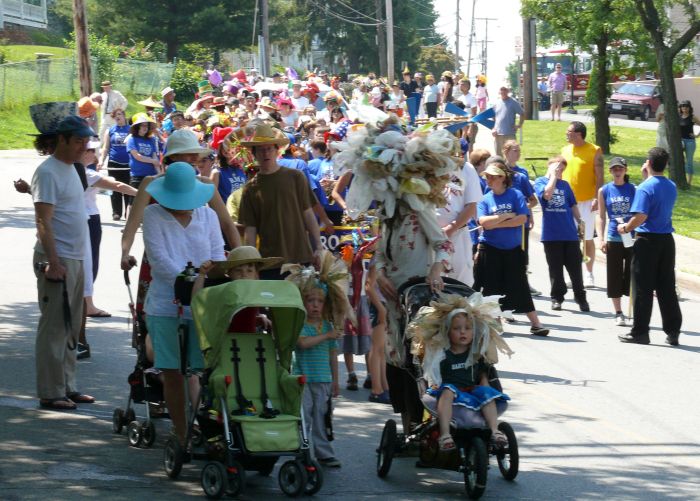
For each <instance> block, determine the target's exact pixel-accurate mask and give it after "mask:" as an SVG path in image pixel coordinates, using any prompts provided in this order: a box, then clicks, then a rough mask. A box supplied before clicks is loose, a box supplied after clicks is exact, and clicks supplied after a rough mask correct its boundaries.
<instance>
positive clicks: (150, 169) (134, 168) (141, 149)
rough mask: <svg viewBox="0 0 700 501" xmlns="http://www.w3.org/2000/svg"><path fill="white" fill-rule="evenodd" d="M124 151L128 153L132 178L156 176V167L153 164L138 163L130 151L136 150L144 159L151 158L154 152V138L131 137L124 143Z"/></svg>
mask: <svg viewBox="0 0 700 501" xmlns="http://www.w3.org/2000/svg"><path fill="white" fill-rule="evenodd" d="M126 149H127V151H128V152H129V167H130V168H131V175H132V176H134V177H142V176H155V175H156V173H157V172H156V167H155V166H154V165H153V164H149V163H146V162H140V161H139V160H136V159H135V158H134V156H133V155H132V154H131V151H132V150H136V151H137V152H138V153H140V154H141V155H143V156H144V157H150V156H152V155H153V153H155V151H156V140H155V138H152V137H136V136H131V137H129V139H127V141H126Z"/></svg>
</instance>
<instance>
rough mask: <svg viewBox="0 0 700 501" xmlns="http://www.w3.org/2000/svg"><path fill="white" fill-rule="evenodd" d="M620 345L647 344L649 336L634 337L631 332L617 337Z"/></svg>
mask: <svg viewBox="0 0 700 501" xmlns="http://www.w3.org/2000/svg"><path fill="white" fill-rule="evenodd" d="M617 339H619V340H620V342H621V343H634V344H649V343H650V340H649V334H647V335H646V336H635V335H634V334H632V333H631V332H630V333H628V334H625V335H623V336H617Z"/></svg>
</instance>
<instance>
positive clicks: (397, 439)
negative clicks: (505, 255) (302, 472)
mask: <svg viewBox="0 0 700 501" xmlns="http://www.w3.org/2000/svg"><path fill="white" fill-rule="evenodd" d="M443 280H444V282H445V288H444V292H445V293H448V294H459V295H461V296H465V297H469V296H470V295H471V294H473V293H474V291H473V290H472V289H471V288H470V287H468V286H467V285H465V284H463V283H461V282H459V281H457V280H454V279H450V278H444V279H443ZM398 293H399V300H400V304H401V319H400V325H399V327H400V329H401V332H405V329H406V326H407V325H408V324H409V323H410V322H411V320H413V318H414V317H415V316H416V314H417V313H418V310H419V309H420V308H421V307H423V306H427V305H428V303H430V301H431V300H432V299H433V293H432V291H431V290H430V287H429V286H428V284H426V282H425V278H417V279H412V280H409V281H407V282H405V283H404V284H402V285H401V286H400V287H399V291H398ZM404 344H405V349H406V355H407V356H406V360H408V361H410V362H407V366H406V367H403V370H406V371H409V372H410V373H411V375H412V376H413V377H414V378H415V379H416V382H417V384H416V397H415V398H416V400H419V401H420V404H418V403H416V405H415V406H411V405H409V408H413V407H417V408H421V407H420V406H421V405H422V408H423V409H424V410H423V413H422V414H423V415H422V416H411V422H415V423H418V424H416V425H415V426H412V427H411V430H410V431H409V432H408V433H407V434H399V433H397V431H396V421H394V420H393V419H390V420H388V421H387V422H386V424H385V425H384V431H383V432H382V437H381V441H380V443H379V447H378V448H377V475H378V476H379V477H380V478H384V477H386V476H387V475H388V473H389V470H390V468H391V463H392V460H393V458H394V456H404V457H405V456H409V457H415V456H417V457H418V461H417V463H416V466H417V467H421V468H439V469H445V470H452V471H457V472H460V473H462V474H463V475H464V485H465V488H466V492H467V495H468V496H469V497H470V498H471V499H478V498H479V497H481V495H482V494H483V493H484V490H485V489H486V480H487V475H488V467H489V456H496V460H497V462H498V469H499V470H500V472H501V474H502V475H503V477H504V478H505V479H506V480H513V479H515V477H516V476H517V474H518V463H519V454H518V441H517V439H516V436H515V433H514V431H513V428H512V427H511V426H510V425H509V424H508V423H506V422H500V423H499V425H498V429H499V430H500V431H501V432H502V433H503V434H504V435H505V436H506V438H507V443H506V444H505V445H500V446H499V445H495V444H493V443H491V440H490V439H491V430H490V428H489V427H488V426H486V423H485V421H484V419H483V417H482V416H481V413H480V412H478V411H472V410H469V409H466V408H465V407H462V406H454V408H453V423H452V426H451V427H450V431H451V434H452V437H453V438H454V441H455V444H456V448H455V449H454V450H451V451H441V450H440V447H439V444H438V439H439V437H440V429H439V424H438V420H437V399H435V398H434V397H432V396H430V395H428V394H427V393H426V389H427V382H426V380H425V379H424V378H423V373H422V369H421V365H420V361H419V360H417V357H413V355H412V354H411V353H410V345H409V342H408V340H406V338H405V337H404ZM414 358H416V360H415V361H414ZM488 377H489V384H490V385H491V386H492V387H494V388H495V389H497V390H498V391H502V387H501V383H500V381H499V379H498V373H497V372H496V369H495V368H492V370H491V373H489V375H488ZM506 408H507V402H498V403H497V410H498V415H499V416H500V415H501V414H502V413H503V412H504V411H505V410H506Z"/></svg>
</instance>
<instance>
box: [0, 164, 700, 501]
mask: <svg viewBox="0 0 700 501" xmlns="http://www.w3.org/2000/svg"><path fill="white" fill-rule="evenodd" d="M37 163H38V161H37V160H36V159H35V158H34V157H33V155H29V154H21V155H20V156H18V154H12V155H9V154H2V153H0V165H1V166H0V186H1V187H2V188H1V190H2V202H1V203H0V242H2V244H3V245H2V246H0V267H1V268H0V271H1V272H2V277H3V282H4V283H3V287H2V288H0V422H2V423H3V425H2V426H0V492H1V494H0V498H2V499H7V500H18V499H76V498H77V497H86V498H101V499H103V500H122V499H123V500H134V499H149V500H154V501H155V500H166V499H167V500H170V499H178V498H188V497H198V496H199V497H201V489H200V487H199V481H198V475H199V470H198V468H197V465H196V464H195V465H189V466H186V468H185V470H184V474H183V477H182V480H180V481H178V482H171V481H169V480H167V479H166V478H165V476H164V474H163V472H162V468H161V465H160V459H161V447H162V444H163V439H162V437H163V436H164V435H165V433H166V430H167V423H166V422H159V423H158V432H159V434H160V438H159V440H158V441H157V443H156V445H155V447H154V448H153V449H150V450H137V449H132V448H129V447H128V446H127V444H126V438H125V437H124V436H114V435H113V434H112V433H111V412H112V409H113V408H114V407H115V406H117V405H123V402H124V400H125V398H126V396H127V384H126V376H127V374H128V373H129V372H130V371H131V370H132V368H133V364H134V353H133V351H132V349H131V348H130V342H129V332H130V330H129V327H128V325H127V322H126V319H127V302H128V296H127V293H126V289H125V286H124V284H123V283H122V281H121V278H122V277H121V273H120V272H119V271H118V263H117V260H118V251H117V249H118V240H119V237H120V228H121V224H119V223H112V222H106V223H105V224H104V233H105V234H104V241H103V243H102V266H101V269H100V275H99V277H98V280H97V284H96V287H95V291H96V292H95V298H96V303H97V305H98V306H100V307H102V308H104V309H106V310H108V311H110V312H111V313H112V314H113V317H112V318H110V319H104V320H99V321H90V322H89V324H88V336H89V340H90V344H91V346H92V351H93V355H92V358H91V359H89V360H86V361H82V362H80V363H79V380H80V381H81V389H82V390H84V391H85V392H88V393H91V394H93V395H96V396H97V397H98V399H99V402H98V403H97V404H95V405H92V406H82V407H81V409H80V410H79V411H78V412H75V413H70V414H63V413H57V412H50V411H44V410H39V409H38V408H37V401H36V399H35V398H34V365H33V345H34V329H35V326H36V321H37V313H36V292H35V287H34V280H33V276H32V271H31V261H30V260H31V246H32V244H33V239H34V229H33V211H32V209H31V204H30V200H29V197H28V196H26V195H19V194H16V193H15V192H14V190H13V189H12V187H11V183H10V181H11V180H12V179H15V178H17V177H19V176H20V175H21V176H22V177H24V178H25V179H27V178H29V177H30V176H31V172H32V170H33V168H34V166H35V165H36V164H37ZM99 203H100V206H101V208H102V209H103V214H104V215H106V216H109V214H110V212H109V201H108V199H107V197H99ZM532 247H533V252H532V262H533V269H532V275H531V279H532V283H533V284H534V285H535V286H536V287H537V288H539V289H540V290H545V289H546V285H547V281H548V280H547V271H546V267H545V263H544V258H543V255H542V252H541V248H540V245H539V244H537V243H536V242H533V245H532ZM598 266H599V265H598ZM603 276H604V273H603V270H602V268H600V267H599V268H598V269H597V270H596V279H597V281H598V284H599V285H604V283H603ZM589 298H590V302H591V306H592V308H593V310H594V311H593V312H592V313H589V314H582V313H580V312H578V311H576V308H575V304H574V303H573V302H572V301H567V302H566V303H565V304H564V311H561V312H551V311H550V310H549V303H548V301H547V300H546V298H544V297H543V298H539V299H537V300H536V306H537V308H538V309H539V310H540V311H541V315H542V319H543V321H544V322H545V323H546V324H547V325H549V326H550V327H552V328H553V329H554V331H553V333H552V334H551V335H550V337H549V338H546V339H538V338H533V337H531V336H529V335H528V334H527V331H528V328H527V326H526V325H525V324H524V323H522V322H520V323H518V324H515V325H513V326H509V328H508V335H507V341H508V342H509V343H510V345H511V347H512V348H513V349H514V351H515V355H514V356H513V357H512V358H511V359H505V360H502V361H501V363H500V364H499V368H500V371H501V375H502V377H503V384H504V386H505V388H506V391H507V392H508V393H509V394H510V395H511V397H512V398H513V405H512V406H511V408H510V410H509V412H508V413H507V415H506V416H505V418H506V419H507V420H508V421H509V422H510V423H512V425H513V426H514V428H515V430H516V433H517V435H518V439H519V441H520V452H521V465H520V475H519V476H518V478H517V481H516V482H514V483H508V482H506V481H504V480H503V479H501V478H500V475H499V473H498V469H497V468H495V467H494V466H493V465H492V467H491V469H490V472H489V483H488V487H487V490H486V494H485V499H599V498H610V499H647V500H658V499H700V495H699V494H698V493H700V443H699V442H698V438H697V429H698V418H697V416H698V413H699V412H700V405H699V404H698V391H697V388H698V383H700V381H699V379H698V375H697V360H698V352H700V329H698V328H697V325H699V322H700V308H699V306H700V296H696V295H694V294H692V293H689V294H686V296H685V300H684V301H683V303H682V310H683V314H684V317H685V321H684V326H685V330H684V333H683V336H682V337H681V343H682V346H680V347H678V348H670V347H668V346H666V345H664V344H663V339H664V336H663V333H662V332H661V331H660V330H659V329H658V328H655V329H654V330H652V333H651V336H652V343H653V344H652V345H650V346H629V345H623V344H621V343H619V342H618V341H617V339H616V337H615V336H616V334H618V333H620V332H624V329H623V328H618V327H615V326H614V323H613V316H612V314H611V313H610V307H609V302H608V300H607V299H606V297H605V291H604V290H603V289H601V288H597V289H594V290H592V291H591V292H590V294H589ZM652 321H653V325H655V326H658V325H660V322H659V318H658V315H657V314H656V313H655V314H654V316H653V319H652ZM357 362H358V364H359V365H358V366H359V368H360V371H361V373H363V371H364V365H363V364H362V363H361V362H362V361H361V360H360V359H358V360H357ZM367 395H368V394H367V390H360V391H359V392H355V393H353V392H348V391H343V395H342V398H340V399H339V400H338V403H337V412H336V421H335V426H336V430H337V442H336V447H337V450H338V455H339V457H340V459H341V460H342V461H343V467H342V468H341V469H340V470H336V471H329V472H328V473H327V479H326V483H325V485H324V487H323V489H322V491H321V492H320V493H319V494H318V495H317V498H322V499H331V498H332V499H347V500H350V499H352V500H355V499H377V498H380V497H383V498H390V499H401V500H404V499H405V500H423V499H426V498H431V499H454V498H455V497H458V496H461V495H463V492H464V490H463V484H462V482H461V478H460V476H459V475H458V474H456V473H450V472H441V471H436V470H417V469H415V468H414V466H413V460H412V459H397V460H396V461H395V463H394V464H395V465H394V467H393V468H392V471H391V473H390V474H389V476H388V477H387V479H386V480H383V481H382V480H380V479H378V478H377V476H376V475H375V474H374V461H375V454H374V450H375V448H376V446H377V442H378V440H379V435H380V432H381V427H382V423H383V421H384V420H386V419H388V418H390V417H393V416H392V414H391V412H390V409H389V408H388V407H387V406H384V405H380V404H370V403H367V402H366V398H367ZM137 411H139V412H142V409H137ZM200 466H201V465H200ZM282 497H283V496H282V495H281V494H280V491H279V489H278V487H277V482H276V480H275V478H274V474H273V477H272V478H269V479H268V478H264V477H260V476H257V475H252V476H251V478H250V481H249V487H248V489H247V491H246V493H245V494H244V496H243V497H242V499H281V498H282Z"/></svg>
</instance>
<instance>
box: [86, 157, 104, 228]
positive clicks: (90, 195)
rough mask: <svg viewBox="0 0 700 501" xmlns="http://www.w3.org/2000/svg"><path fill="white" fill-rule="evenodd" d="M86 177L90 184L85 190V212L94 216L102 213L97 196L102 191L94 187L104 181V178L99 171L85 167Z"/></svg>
mask: <svg viewBox="0 0 700 501" xmlns="http://www.w3.org/2000/svg"><path fill="white" fill-rule="evenodd" d="M85 176H86V177H87V183H88V188H87V189H86V190H85V210H86V211H87V215H88V216H94V215H95V214H99V213H100V210H99V209H98V208H97V194H98V193H99V192H100V189H99V188H93V186H94V185H95V183H96V182H98V181H99V180H101V179H102V176H101V175H100V174H99V173H98V172H97V171H94V170H92V169H88V168H87V167H85Z"/></svg>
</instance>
